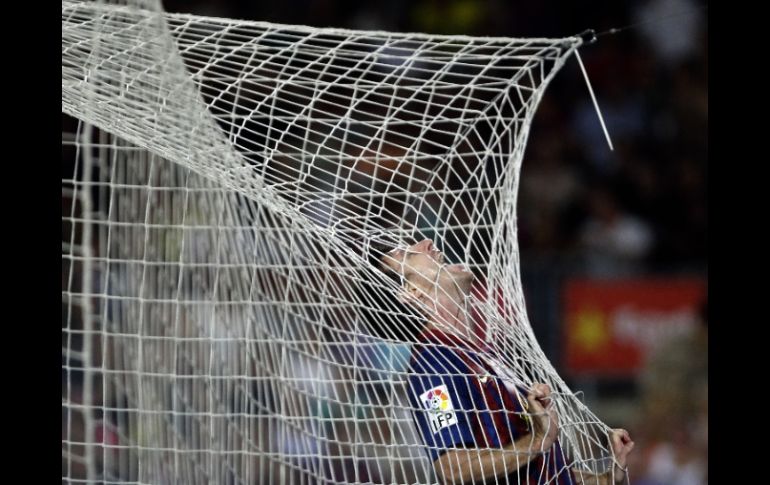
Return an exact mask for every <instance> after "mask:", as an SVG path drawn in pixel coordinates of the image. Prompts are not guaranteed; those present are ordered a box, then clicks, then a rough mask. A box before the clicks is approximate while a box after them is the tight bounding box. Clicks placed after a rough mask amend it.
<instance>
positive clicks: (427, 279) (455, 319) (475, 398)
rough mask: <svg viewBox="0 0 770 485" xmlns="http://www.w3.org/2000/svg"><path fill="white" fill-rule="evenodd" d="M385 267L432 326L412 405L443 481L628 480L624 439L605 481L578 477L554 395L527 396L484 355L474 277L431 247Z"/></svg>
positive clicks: (619, 434)
mask: <svg viewBox="0 0 770 485" xmlns="http://www.w3.org/2000/svg"><path fill="white" fill-rule="evenodd" d="M379 261H380V265H381V269H383V270H385V271H386V272H388V273H389V274H391V275H392V276H395V277H396V278H398V279H399V280H400V281H401V282H402V284H403V288H404V293H403V295H402V298H403V299H404V300H405V301H406V302H409V303H411V304H413V305H415V306H417V307H418V308H419V309H420V311H421V312H422V313H423V314H424V316H425V318H426V322H425V326H424V328H423V329H422V333H421V334H420V337H419V338H418V342H417V344H416V345H415V347H414V350H413V353H412V360H411V364H410V366H411V369H410V378H409V388H410V389H409V396H410V400H411V404H412V409H413V410H414V411H413V413H412V416H413V419H414V422H415V424H416V426H417V429H418V430H419V432H420V434H421V436H422V439H423V442H424V443H425V446H426V447H427V449H428V453H429V455H430V459H431V461H432V462H433V468H434V470H435V473H436V476H437V477H438V479H439V480H440V481H442V482H444V483H473V484H480V483H497V484H509V483H510V484H519V483H522V484H523V483H526V484H544V483H553V484H581V483H585V484H597V485H611V484H612V482H613V480H614V482H615V483H622V482H623V481H624V480H625V474H626V473H625V472H626V470H625V467H626V461H627V457H628V453H629V452H630V451H631V450H632V449H633V447H634V443H633V441H631V438H630V436H629V434H628V433H627V432H626V431H625V430H620V429H617V430H613V431H612V433H611V436H610V441H611V447H612V453H613V455H614V462H615V464H614V470H609V471H608V472H606V473H604V474H600V475H596V474H593V473H589V472H586V471H582V470H572V469H570V468H569V467H568V466H567V465H566V461H567V460H566V458H565V456H564V453H563V451H562V448H561V446H560V444H559V442H558V440H557V437H558V417H557V416H556V412H555V410H554V409H553V408H552V407H551V406H549V401H550V395H551V389H550V388H549V386H548V385H546V384H541V383H535V384H533V385H532V386H531V388H529V389H524V388H523V387H522V386H520V385H517V383H515V382H513V380H512V379H510V378H508V376H507V374H508V373H506V371H505V369H503V368H501V366H500V365H499V364H498V363H496V362H493V361H490V360H488V359H487V358H485V357H484V356H483V355H482V350H483V344H482V343H481V342H479V341H478V340H477V339H476V338H475V337H474V336H473V334H472V332H471V326H470V325H469V323H470V321H469V315H468V309H467V307H466V300H467V298H468V297H469V294H470V289H471V284H472V282H473V278H474V277H473V273H472V272H471V271H470V270H468V269H467V268H466V267H465V266H463V265H458V264H454V265H447V264H444V255H443V254H442V253H441V252H440V251H438V250H437V249H436V248H435V246H434V245H433V242H432V241H430V240H427V239H426V240H424V241H422V242H420V243H417V244H413V245H411V246H409V247H407V248H402V249H393V250H391V251H388V252H387V253H385V254H384V255H383V256H382V257H381V259H380V260H379Z"/></svg>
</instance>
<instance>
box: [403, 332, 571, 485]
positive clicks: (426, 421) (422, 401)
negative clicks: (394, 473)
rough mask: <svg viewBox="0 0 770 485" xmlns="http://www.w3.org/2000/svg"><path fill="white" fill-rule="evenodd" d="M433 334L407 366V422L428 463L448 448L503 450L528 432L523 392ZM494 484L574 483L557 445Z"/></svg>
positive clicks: (474, 353)
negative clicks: (409, 417) (414, 428)
mask: <svg viewBox="0 0 770 485" xmlns="http://www.w3.org/2000/svg"><path fill="white" fill-rule="evenodd" d="M479 350H480V349H476V348H474V347H473V346H471V345H470V344H468V343H465V342H463V341H462V340H460V339H459V338H457V337H454V336H451V335H449V334H446V333H444V332H441V331H438V330H431V331H427V332H424V333H423V334H422V335H421V336H420V339H419V342H418V343H417V344H416V345H415V346H414V349H413V351H412V359H411V362H410V374H409V375H410V377H409V392H408V395H409V399H410V402H411V404H412V409H413V411H412V418H413V420H414V422H415V425H416V426H417V429H418V430H419V433H420V435H421V436H422V439H423V442H424V443H425V446H426V448H427V452H428V455H429V457H430V460H431V461H432V462H433V461H436V459H438V457H439V456H441V455H442V454H443V453H445V452H446V451H447V450H449V449H452V448H504V447H505V446H507V445H509V444H510V443H511V442H513V441H514V440H517V439H519V438H520V437H522V436H526V435H527V434H529V433H530V432H531V430H530V426H531V424H530V421H529V417H527V415H526V406H527V401H526V390H525V389H523V388H522V387H520V386H517V385H515V384H512V383H511V382H510V381H508V382H506V381H505V380H504V378H503V377H504V376H501V375H500V374H499V372H497V371H496V370H495V367H494V366H492V365H491V364H490V362H489V361H487V360H486V359H484V358H482V357H481V355H480V352H479ZM492 482H493V483H498V484H505V483H509V484H530V485H534V484H545V483H548V484H555V485H573V484H574V483H575V480H574V477H573V475H572V472H571V470H570V469H569V467H567V465H566V458H565V456H564V453H563V451H562V448H561V446H560V444H559V442H558V441H557V442H556V443H554V445H553V446H552V447H551V449H550V450H548V451H547V452H546V453H544V454H542V455H539V456H538V457H536V458H534V459H532V460H531V461H529V462H527V463H526V464H524V465H522V467H521V468H519V469H518V470H516V471H514V472H513V473H510V474H509V475H508V476H507V477H497V478H496V480H493V481H492Z"/></svg>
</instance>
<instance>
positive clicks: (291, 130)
mask: <svg viewBox="0 0 770 485" xmlns="http://www.w3.org/2000/svg"><path fill="white" fill-rule="evenodd" d="M580 44H581V40H580V39H579V38H577V37H574V38H563V39H534V38H528V39H512V38H475V37H465V36H434V35H425V34H401V33H390V32H368V31H352V30H342V29H319V28H311V27H302V26H289V25H279V24H271V23H265V22H250V21H242V20H229V19H220V18H209V17H201V16H194V15H185V14H172V13H167V12H164V11H163V10H162V8H161V7H160V5H159V3H155V2H152V1H130V2H123V3H118V2H80V1H77V2H73V1H64V2H62V113H63V115H64V117H65V118H66V119H67V120H69V121H71V122H72V126H73V127H74V128H73V129H72V130H70V131H67V130H63V138H62V146H63V153H64V155H63V157H64V158H65V164H64V167H65V170H64V173H65V175H63V177H62V197H63V201H64V202H65V203H64V205H63V207H64V210H63V215H62V223H63V226H62V227H63V231H62V265H63V275H62V309H63V314H62V320H63V321H62V333H63V347H62V373H63V374H62V375H63V380H64V382H65V385H64V386H63V388H64V390H63V398H62V417H63V426H64V428H63V429H64V431H63V436H62V453H63V465H62V478H63V480H64V481H66V482H68V483H85V482H93V481H99V482H102V483H148V484H149V483H152V484H160V483H162V484H165V483H185V484H197V483H226V484H240V483H243V484H247V483H249V484H252V483H292V484H294V483H296V484H299V483H330V484H331V483H433V482H435V481H436V477H435V476H434V472H433V469H432V467H431V464H430V461H429V459H428V455H427V454H426V445H425V443H423V442H422V441H421V438H420V435H419V432H418V431H417V430H416V429H415V424H414V418H413V414H414V413H415V412H419V411H420V410H417V409H415V408H414V406H413V405H412V404H410V400H409V396H408V393H409V392H411V391H410V390H409V386H408V378H409V373H410V370H409V369H410V364H409V362H410V355H411V352H412V350H413V348H414V342H415V340H414V338H415V337H414V334H413V333H411V332H410V331H409V330H408V326H409V322H413V321H414V320H415V319H419V315H420V314H419V311H417V310H415V309H414V308H411V307H410V308H407V307H405V306H404V305H402V304H399V303H398V302H399V297H400V295H401V291H402V288H401V286H400V284H399V282H397V281H394V280H393V279H391V278H389V277H388V276H387V275H385V274H384V273H383V272H382V271H381V270H380V269H379V268H378V267H377V266H376V265H374V264H372V261H371V259H370V258H369V257H368V256H369V255H370V254H371V250H372V248H374V247H376V246H377V245H378V244H381V243H383V241H385V242H388V243H393V244H395V245H397V246H398V245H400V246H404V245H406V244H408V243H409V242H410V241H419V240H421V239H423V238H430V239H432V240H434V241H436V244H437V245H438V246H439V247H440V249H441V250H442V251H443V252H444V253H445V255H446V259H447V261H450V262H454V263H463V264H465V265H467V266H468V267H469V268H470V269H471V270H472V271H473V272H474V275H475V277H476V278H475V280H476V283H475V286H474V291H473V293H472V295H471V297H469V299H468V301H467V302H466V303H467V312H468V314H469V315H472V319H471V321H472V322H473V324H472V328H470V329H469V331H470V332H473V333H474V334H477V335H479V336H480V337H481V338H482V339H483V340H484V342H485V344H486V346H485V349H484V350H483V352H481V353H482V354H483V355H484V358H485V359H487V360H489V361H491V362H494V363H495V365H496V366H497V368H500V369H503V370H502V371H501V372H503V373H505V374H506V376H507V377H508V378H509V379H510V380H511V381H515V382H517V383H520V384H521V385H524V386H529V385H531V384H532V383H534V382H542V383H547V384H548V385H549V386H550V387H551V388H552V389H553V390H554V394H553V405H554V407H555V409H556V411H557V413H558V416H559V441H560V443H561V446H562V448H563V450H564V456H565V459H566V460H567V465H568V466H571V467H574V469H575V470H591V471H594V472H602V471H604V470H605V469H607V468H608V467H610V468H611V463H612V458H611V456H609V454H608V447H607V436H608V431H609V429H608V428H607V426H606V425H604V424H603V423H602V422H601V421H600V420H599V419H598V418H597V417H596V416H594V415H593V414H592V413H591V411H590V410H589V409H587V408H586V407H585V406H584V405H583V403H581V402H580V399H578V397H577V396H576V395H575V394H574V393H573V392H572V391H570V389H569V388H568V387H567V386H566V384H565V383H564V381H563V380H562V379H561V378H560V377H559V376H558V374H557V373H556V371H555V370H554V368H553V366H552V365H551V363H550V362H549V361H548V359H547V358H546V356H545V355H544V354H543V352H542V350H541V349H540V347H539V345H538V343H537V341H536V338H535V336H534V333H533V331H532V328H531V326H530V323H529V320H528V317H527V313H526V308H525V303H524V297H523V292H522V287H521V280H520V272H519V251H518V244H517V238H516V235H517V229H516V194H517V190H518V185H519V173H520V168H521V162H522V158H523V153H524V148H525V145H526V140H527V137H528V134H529V127H530V123H531V120H532V116H533V114H534V112H535V109H536V107H537V105H538V103H539V101H540V99H541V97H542V96H543V93H544V91H545V89H546V87H547V85H548V83H549V82H550V80H551V79H552V78H553V76H554V75H555V74H556V73H557V72H558V70H559V69H560V68H561V66H562V65H563V64H564V62H565V60H566V59H568V58H569V57H570V56H571V55H572V54H574V53H575V52H576V49H577V48H578V47H579V46H580ZM72 120H74V121H72ZM67 157H69V158H67ZM480 451H481V449H479V452H480ZM508 472H510V470H509V471H508ZM497 482H498V483H506V482H505V480H503V479H502V478H500V479H498V480H497ZM477 483H481V482H477ZM543 483H545V482H543ZM553 483H556V482H555V481H554V482H553Z"/></svg>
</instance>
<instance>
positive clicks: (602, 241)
mask: <svg viewBox="0 0 770 485" xmlns="http://www.w3.org/2000/svg"><path fill="white" fill-rule="evenodd" d="M163 4H164V7H165V9H166V10H167V11H169V12H181V13H192V14H197V15H208V16H217V17H229V18H239V19H249V20H264V21H271V22H280V23H288V24H303V25H311V26H317V27H344V28H353V29H373V30H388V31H400V32H417V31H419V32H427V33H434V34H464V35H475V36H510V37H527V36H537V37H563V36H569V35H574V34H577V33H579V32H582V31H584V30H585V29H587V28H592V29H595V30H596V31H597V32H604V31H606V30H608V29H611V28H616V27H624V26H627V25H631V24H634V25H635V26H634V27H632V28H630V29H626V30H622V31H620V32H619V33H617V34H614V35H600V36H599V39H598V42H596V43H595V44H592V45H588V46H585V47H583V48H581V50H580V54H581V56H582V58H583V61H584V63H585V66H586V69H587V71H588V75H589V78H590V80H591V83H592V85H593V88H594V91H595V92H596V95H597V98H598V102H599V105H600V108H601V110H602V113H603V115H604V119H605V121H606V123H607V127H608V129H609V132H610V135H611V137H612V141H613V143H614V146H615V150H614V151H610V150H609V148H608V146H607V142H606V141H605V139H604V134H603V132H602V128H601V126H600V123H599V119H598V117H597V114H596V112H595V110H594V107H593V104H592V103H591V99H590V96H589V93H588V90H587V88H586V84H585V81H584V79H583V76H582V74H581V72H580V69H579V66H578V64H577V63H576V62H575V61H574V60H570V61H569V62H568V63H567V65H566V66H565V67H564V68H563V69H562V71H561V72H560V73H559V74H558V76H557V77H556V79H555V80H554V82H553V83H552V84H551V86H550V87H549V88H548V90H547V91H546V94H545V97H544V99H543V101H542V103H541V105H540V107H539V108H538V111H537V114H536V116H535V120H534V123H533V127H532V130H531V134H530V138H529V142H528V147H527V149H526V153H525V156H524V164H523V170H522V177H521V186H520V193H519V240H520V244H521V270H522V281H523V287H524V291H525V294H526V298H527V305H528V312H529V317H530V321H531V322H532V325H533V328H534V330H535V333H536V335H537V337H538V340H539V342H540V345H541V346H542V347H543V349H544V350H545V352H546V354H547V355H548V357H549V358H550V359H551V361H552V362H553V363H554V365H555V366H556V368H557V370H558V371H559V373H560V375H561V376H562V377H563V378H564V379H565V380H566V381H567V382H568V384H569V385H570V386H571V387H572V389H573V390H575V391H582V392H583V393H584V396H585V399H584V400H585V402H586V404H587V405H588V406H589V407H590V408H591V409H593V410H594V412H595V413H596V414H597V415H598V416H599V417H601V418H602V419H603V420H604V421H605V422H607V424H609V425H610V426H613V427H617V426H622V427H624V428H626V429H628V430H629V431H630V432H631V435H632V437H633V438H634V441H636V449H635V452H634V453H633V461H632V463H631V464H630V468H631V479H632V481H633V483H636V484H644V485H653V484H654V485H685V484H688V485H690V484H692V485H695V484H703V483H707V481H708V473H707V454H708V348H707V347H708V312H707V308H708V303H707V300H708V286H707V273H708V264H707V204H706V199H707V193H706V191H707V176H708V172H707V152H708V132H707V123H708V74H707V70H708V42H707V34H708V28H707V20H708V19H707V13H708V11H707V9H706V6H707V3H705V2H696V1H691V0H649V1H617V2H591V1H589V2H579V3H578V2H574V3H573V2H564V3H561V2H555V1H552V0H547V1H545V0H540V1H526V2H524V1H507V2H504V1H502V0H489V1H482V0H415V1H407V0H390V1H387V2H384V1H363V0H358V1H352V0H338V1H334V0H281V1H276V0H263V1H259V2H255V1H246V0H241V1H237V0H219V1H197V0H196V1H193V0H165V1H164V2H163Z"/></svg>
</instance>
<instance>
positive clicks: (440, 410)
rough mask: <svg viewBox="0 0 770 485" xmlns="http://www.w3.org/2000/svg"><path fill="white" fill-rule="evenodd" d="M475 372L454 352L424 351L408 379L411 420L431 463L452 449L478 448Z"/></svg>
mask: <svg viewBox="0 0 770 485" xmlns="http://www.w3.org/2000/svg"><path fill="white" fill-rule="evenodd" d="M472 376H473V372H472V371H471V369H469V368H468V366H467V365H465V364H464V363H463V362H462V361H461V360H460V359H458V358H457V357H456V356H455V355H454V352H453V351H452V350H451V349H447V348H430V349H424V350H422V351H421V352H420V353H419V354H418V355H417V356H416V358H415V361H414V364H413V366H412V373H411V374H410V376H409V398H410V402H411V405H412V416H413V418H414V422H415V424H416V426H417V430H418V433H419V434H420V436H421V437H422V440H423V442H424V443H425V446H426V447H427V449H428V454H429V456H430V459H431V461H435V460H436V459H437V458H438V457H440V456H441V455H442V454H444V453H445V452H446V451H447V450H449V449H451V448H472V447H476V440H475V439H474V429H473V423H474V416H475V413H477V411H476V409H475V406H474V399H473V395H472V390H471V387H470V386H471V382H470V379H471V378H473V377H472Z"/></svg>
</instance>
